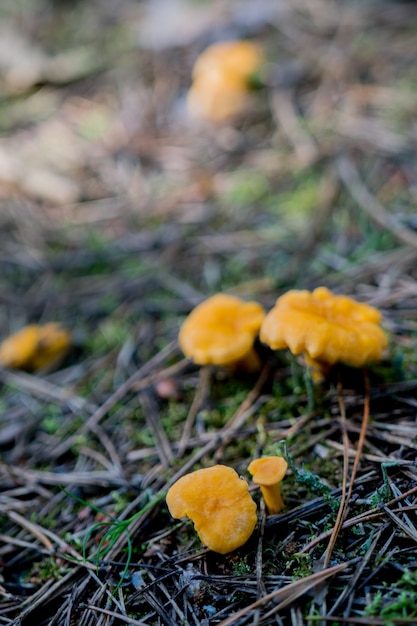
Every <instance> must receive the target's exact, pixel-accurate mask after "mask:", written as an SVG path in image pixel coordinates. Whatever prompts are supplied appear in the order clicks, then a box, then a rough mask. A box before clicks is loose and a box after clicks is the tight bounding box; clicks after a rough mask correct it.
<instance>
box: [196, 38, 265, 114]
mask: <svg viewBox="0 0 417 626" xmlns="http://www.w3.org/2000/svg"><path fill="white" fill-rule="evenodd" d="M262 59H263V56H262V53H261V50H260V49H259V47H258V46H257V45H255V44H254V43H252V42H250V41H242V40H241V41H223V42H219V43H215V44H212V45H211V46H209V47H208V48H207V49H206V50H205V51H204V52H203V53H202V54H201V55H200V56H199V57H198V58H197V60H196V62H195V64H194V68H193V84H192V86H191V88H190V90H189V92H188V96H187V107H188V110H189V112H190V113H191V114H192V115H194V116H196V117H200V118H204V119H207V120H211V121H217V122H218V121H223V120H225V119H227V118H229V117H231V116H233V115H236V114H237V113H240V112H241V111H242V110H244V109H245V107H246V105H247V101H248V94H249V81H250V77H251V76H253V75H254V74H255V72H256V70H257V69H258V68H259V67H260V65H261V63H262Z"/></svg>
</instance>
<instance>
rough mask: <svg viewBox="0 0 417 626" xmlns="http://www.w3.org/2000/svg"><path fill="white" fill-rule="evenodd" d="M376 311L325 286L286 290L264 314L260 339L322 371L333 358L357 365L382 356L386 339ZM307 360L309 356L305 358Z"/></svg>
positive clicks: (332, 361) (335, 360) (334, 360)
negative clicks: (289, 351)
mask: <svg viewBox="0 0 417 626" xmlns="http://www.w3.org/2000/svg"><path fill="white" fill-rule="evenodd" d="M380 321H381V314H380V312H379V311H378V310H377V309H375V308H374V307H372V306H369V305H368V304H363V303H360V302H356V301H355V300H353V299H352V298H348V297H347V296H336V295H334V294H333V293H332V292H331V291H329V289H327V288H326V287H318V288H317V289H315V290H314V291H313V292H309V291H303V290H291V291H288V292H287V293H285V294H284V295H282V296H281V297H280V298H278V300H277V302H276V304H275V306H274V308H273V309H271V311H269V313H268V314H267V315H266V317H265V319H264V321H263V323H262V327H261V330H260V339H261V341H262V342H263V343H266V344H267V345H269V346H270V347H271V348H272V349H273V350H280V349H283V348H289V349H290V350H291V352H292V353H293V354H301V353H304V354H305V355H306V356H307V357H308V359H310V364H311V365H313V366H315V365H317V366H318V367H320V366H322V367H323V370H324V369H325V368H326V367H327V368H328V367H329V366H332V365H333V364H334V363H336V362H339V361H340V362H343V363H345V364H347V365H351V366H353V367H361V366H362V365H364V364H365V363H367V362H368V361H378V360H380V359H381V357H382V353H383V351H384V349H385V348H386V347H387V344H388V341H387V336H386V334H385V332H384V331H383V330H382V328H381V327H380V326H379V324H380ZM311 360H312V361H311Z"/></svg>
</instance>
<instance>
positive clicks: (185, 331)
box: [178, 293, 265, 372]
mask: <svg viewBox="0 0 417 626" xmlns="http://www.w3.org/2000/svg"><path fill="white" fill-rule="evenodd" d="M264 317H265V311H264V309H263V308H262V306H261V305H260V304H258V303H257V302H244V301H243V300H241V299H240V298H237V297H235V296H230V295H227V294H222V293H219V294H216V295H214V296H212V297H211V298H208V299H207V300H205V301H204V302H202V303H201V304H199V305H198V306H197V307H196V308H195V309H193V311H191V313H190V315H189V316H188V317H187V318H186V320H185V321H184V323H183V325H182V327H181V329H180V332H179V336H178V341H179V345H180V348H181V350H182V351H183V352H184V354H185V355H186V356H187V357H189V358H191V359H192V360H193V361H194V363H197V364H198V365H209V364H211V365H221V366H226V367H232V368H237V369H245V370H247V371H249V372H255V371H257V370H258V369H259V367H260V359H259V356H258V355H257V353H256V351H255V349H254V347H253V344H254V341H255V338H256V337H257V335H258V332H259V329H260V327H261V324H262V320H263V319H264Z"/></svg>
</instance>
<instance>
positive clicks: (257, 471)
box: [248, 456, 288, 514]
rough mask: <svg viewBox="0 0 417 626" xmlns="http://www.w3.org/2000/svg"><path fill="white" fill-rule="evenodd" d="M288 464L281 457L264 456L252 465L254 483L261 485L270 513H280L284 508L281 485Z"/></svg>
mask: <svg viewBox="0 0 417 626" xmlns="http://www.w3.org/2000/svg"><path fill="white" fill-rule="evenodd" d="M287 468H288V463H287V461H286V460H285V459H283V458H282V457H280V456H263V457H261V458H260V459H255V460H254V461H252V463H250V465H249V467H248V470H249V472H250V473H251V474H252V479H253V482H254V483H256V484H257V485H260V487H261V492H262V495H263V497H264V500H265V504H266V507H267V509H268V511H269V513H271V514H274V513H279V512H280V511H282V509H283V508H284V506H285V505H284V502H283V500H282V496H281V487H280V483H281V481H282V479H283V478H284V476H285V472H286V471H287Z"/></svg>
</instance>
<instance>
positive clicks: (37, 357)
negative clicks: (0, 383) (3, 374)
mask: <svg viewBox="0 0 417 626" xmlns="http://www.w3.org/2000/svg"><path fill="white" fill-rule="evenodd" d="M71 343H72V337H71V333H70V331H69V330H67V329H66V328H64V327H63V326H61V324H57V323H54V322H50V323H48V324H43V325H38V324H30V325H29V326H25V327H24V328H22V329H21V330H19V331H18V332H16V333H14V334H13V335H10V336H9V337H7V338H6V339H5V340H4V341H2V343H1V344H0V365H1V366H3V367H10V368H12V369H22V370H26V371H29V372H36V371H39V370H46V371H50V370H51V369H53V368H54V367H56V366H57V365H58V364H59V363H60V362H61V360H62V359H63V358H64V357H65V355H66V354H67V352H68V350H69V349H70V347H71Z"/></svg>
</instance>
